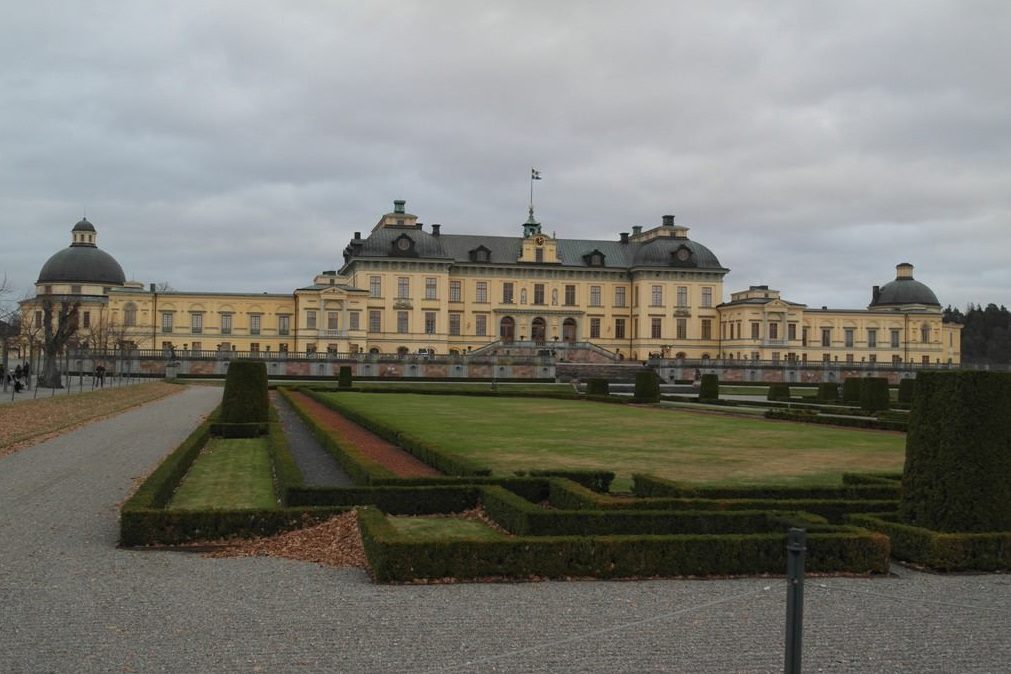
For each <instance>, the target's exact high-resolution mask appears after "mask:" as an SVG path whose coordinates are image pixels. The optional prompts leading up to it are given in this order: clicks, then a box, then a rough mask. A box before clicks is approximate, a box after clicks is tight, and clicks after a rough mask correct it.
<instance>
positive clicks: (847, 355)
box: [846, 353, 853, 363]
mask: <svg viewBox="0 0 1011 674" xmlns="http://www.w3.org/2000/svg"><path fill="white" fill-rule="evenodd" d="M846 362H847V363H852V362H853V354H852V353H847V354H846Z"/></svg>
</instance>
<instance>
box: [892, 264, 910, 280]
mask: <svg viewBox="0 0 1011 674" xmlns="http://www.w3.org/2000/svg"><path fill="white" fill-rule="evenodd" d="M912 278H913V265H911V264H909V263H908V262H900V263H899V264H897V265H895V279H896V280H899V279H912Z"/></svg>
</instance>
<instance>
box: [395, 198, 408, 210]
mask: <svg viewBox="0 0 1011 674" xmlns="http://www.w3.org/2000/svg"><path fill="white" fill-rule="evenodd" d="M406 205H407V202H406V201H404V200H403V199H395V200H394V201H393V212H394V213H404V212H405V211H404V206H406Z"/></svg>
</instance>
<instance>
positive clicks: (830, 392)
mask: <svg viewBox="0 0 1011 674" xmlns="http://www.w3.org/2000/svg"><path fill="white" fill-rule="evenodd" d="M818 400H820V401H821V402H826V403H829V402H835V401H837V400H839V384H837V383H835V382H834V381H824V382H821V383H820V384H818Z"/></svg>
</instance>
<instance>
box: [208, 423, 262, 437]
mask: <svg viewBox="0 0 1011 674" xmlns="http://www.w3.org/2000/svg"><path fill="white" fill-rule="evenodd" d="M268 430H269V429H268V428H267V423H266V422H262V421H255V422H250V423H246V424H222V423H215V424H211V435H217V436H218V437H221V438H256V437H259V436H261V435H266V434H267V432H268Z"/></svg>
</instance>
